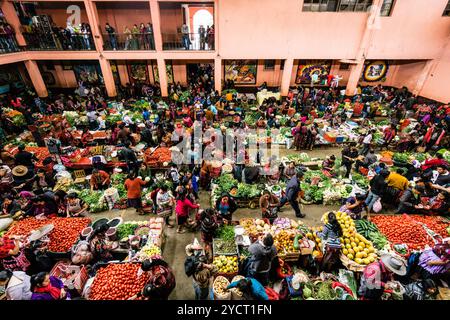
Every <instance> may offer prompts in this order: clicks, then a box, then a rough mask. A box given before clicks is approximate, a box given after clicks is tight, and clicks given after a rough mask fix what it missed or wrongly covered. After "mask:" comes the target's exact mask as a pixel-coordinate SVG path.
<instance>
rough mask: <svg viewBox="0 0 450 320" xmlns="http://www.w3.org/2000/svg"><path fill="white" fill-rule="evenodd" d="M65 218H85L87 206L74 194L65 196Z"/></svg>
mask: <svg viewBox="0 0 450 320" xmlns="http://www.w3.org/2000/svg"><path fill="white" fill-rule="evenodd" d="M66 206H67V212H66V214H67V217H68V218H69V217H85V216H86V215H87V213H88V208H89V205H88V204H87V203H85V202H84V201H83V200H82V199H80V198H79V197H78V195H77V194H76V193H75V192H72V193H69V194H68V195H67V204H66Z"/></svg>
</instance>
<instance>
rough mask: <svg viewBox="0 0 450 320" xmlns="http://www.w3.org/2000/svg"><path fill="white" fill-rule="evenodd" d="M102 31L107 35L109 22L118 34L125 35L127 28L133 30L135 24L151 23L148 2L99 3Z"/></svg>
mask: <svg viewBox="0 0 450 320" xmlns="http://www.w3.org/2000/svg"><path fill="white" fill-rule="evenodd" d="M96 5H97V12H98V21H99V24H100V30H101V31H102V33H105V24H106V22H108V23H109V24H110V25H111V26H113V28H115V29H116V32H118V33H123V30H124V28H125V26H128V28H130V29H131V28H132V27H133V24H137V25H138V26H139V24H140V23H141V22H143V23H144V24H146V23H149V22H150V23H151V20H152V19H151V14H150V5H149V4H148V3H147V2H128V1H127V2H97V3H96Z"/></svg>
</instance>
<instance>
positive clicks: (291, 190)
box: [279, 171, 305, 218]
mask: <svg viewBox="0 0 450 320" xmlns="http://www.w3.org/2000/svg"><path fill="white" fill-rule="evenodd" d="M302 178H303V172H301V171H300V172H297V174H296V175H295V176H293V177H292V178H291V180H289V182H288V183H287V185H286V195H285V196H284V197H283V198H281V201H280V206H279V207H280V208H281V207H282V206H284V205H285V204H286V202H289V203H290V204H291V206H292V209H294V211H295V216H296V217H297V218H304V217H305V215H304V214H302V212H301V211H300V206H299V203H298V193H299V192H300V191H301V188H300V181H301V180H302Z"/></svg>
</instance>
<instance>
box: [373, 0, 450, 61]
mask: <svg viewBox="0 0 450 320" xmlns="http://www.w3.org/2000/svg"><path fill="white" fill-rule="evenodd" d="M447 2H448V1H447V0H426V1H423V0H407V1H403V0H397V1H395V6H394V9H393V11H392V14H391V17H380V18H379V24H378V25H375V30H374V35H373V38H372V41H371V44H372V45H371V46H370V47H369V51H368V54H367V59H385V58H386V59H431V58H435V57H437V56H438V55H439V53H440V50H441V49H442V46H443V45H445V43H446V42H447V38H448V36H449V35H450V19H449V17H443V16H442V13H443V12H444V8H445V6H446V4H447Z"/></svg>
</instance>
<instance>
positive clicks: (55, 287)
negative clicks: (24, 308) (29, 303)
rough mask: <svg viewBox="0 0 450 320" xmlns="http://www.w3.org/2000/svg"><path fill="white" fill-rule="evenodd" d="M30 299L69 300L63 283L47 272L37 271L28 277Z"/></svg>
mask: <svg viewBox="0 0 450 320" xmlns="http://www.w3.org/2000/svg"><path fill="white" fill-rule="evenodd" d="M30 284H31V285H30V290H31V292H32V295H31V300H70V294H69V293H68V292H67V291H66V289H64V283H63V282H62V281H61V280H60V279H59V278H57V277H55V276H51V275H49V274H48V273H47V272H39V273H38V274H35V275H33V276H32V277H31V279H30Z"/></svg>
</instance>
